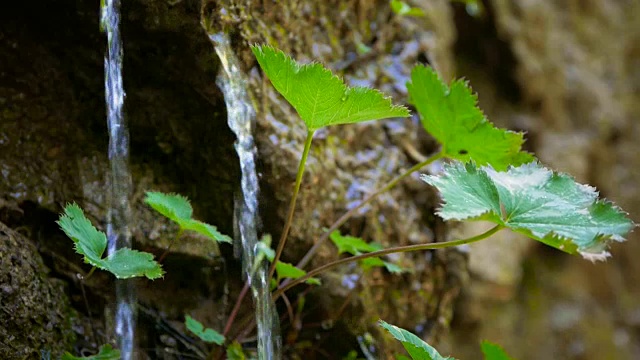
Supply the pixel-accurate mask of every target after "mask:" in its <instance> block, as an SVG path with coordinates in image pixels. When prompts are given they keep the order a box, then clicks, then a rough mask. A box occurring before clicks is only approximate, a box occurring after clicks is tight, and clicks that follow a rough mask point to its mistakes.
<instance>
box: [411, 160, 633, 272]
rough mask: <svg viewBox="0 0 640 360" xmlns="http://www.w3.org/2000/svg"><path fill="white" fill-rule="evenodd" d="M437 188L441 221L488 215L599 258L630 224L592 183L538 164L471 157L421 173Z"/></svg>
mask: <svg viewBox="0 0 640 360" xmlns="http://www.w3.org/2000/svg"><path fill="white" fill-rule="evenodd" d="M422 178H423V180H424V181H426V182H427V183H429V184H431V185H433V186H435V187H436V188H438V190H439V191H440V193H441V196H442V198H443V200H444V205H443V206H442V208H441V209H439V210H438V212H437V213H438V215H440V216H441V217H442V218H443V219H445V220H487V221H491V222H494V223H496V224H498V225H502V226H504V227H506V228H509V229H511V230H513V231H516V232H519V233H522V234H524V235H526V236H528V237H530V238H532V239H535V240H538V241H541V242H543V243H545V244H548V245H550V246H553V247H555V248H558V249H561V250H564V251H566V252H568V253H572V254H573V253H577V252H579V253H580V254H582V255H583V256H584V257H585V258H587V259H590V260H600V259H602V258H603V257H606V255H607V254H608V253H607V252H606V251H605V250H606V249H607V247H608V245H609V243H610V242H611V241H612V240H613V241H624V236H625V235H626V234H627V233H628V232H629V231H630V230H631V229H632V228H633V227H634V224H633V222H632V221H631V220H629V219H628V218H627V217H626V213H624V212H623V211H622V210H620V209H619V208H618V207H616V206H614V205H613V204H612V203H610V202H607V201H606V200H598V193H597V192H596V191H595V189H594V188H592V187H590V186H587V185H581V184H578V183H576V182H575V181H574V179H573V178H572V177H570V176H569V175H566V174H562V173H554V172H553V171H551V170H548V169H546V168H544V167H543V166H541V165H540V164H538V163H535V162H534V163H529V164H525V165H521V166H519V167H512V168H509V170H507V171H504V172H497V171H495V170H494V169H493V168H492V167H490V166H486V167H478V166H476V165H475V164H474V163H472V162H470V163H467V164H462V163H460V162H455V163H452V164H448V165H445V169H444V172H443V173H442V174H441V175H439V176H423V177H422Z"/></svg>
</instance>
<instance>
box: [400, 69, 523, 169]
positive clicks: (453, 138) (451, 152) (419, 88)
mask: <svg viewBox="0 0 640 360" xmlns="http://www.w3.org/2000/svg"><path fill="white" fill-rule="evenodd" d="M407 89H408V90H409V95H410V97H411V102H412V103H413V104H414V105H415V106H416V108H417V109H418V112H419V113H420V118H421V119H422V125H423V126H424V128H425V129H426V130H427V132H429V133H430V134H431V135H432V136H433V137H434V138H435V139H436V140H438V142H440V144H442V150H441V152H442V154H443V155H444V156H445V157H449V158H451V159H456V160H461V161H468V160H470V159H473V160H474V161H475V162H476V163H478V164H480V165H486V164H490V165H491V166H493V167H494V168H495V169H498V170H504V169H506V168H507V166H509V165H521V164H524V163H527V162H530V161H532V160H533V157H532V156H531V154H529V153H526V152H523V151H521V150H520V148H521V146H522V144H523V142H524V139H523V134H521V133H515V132H512V131H507V130H503V129H497V128H495V127H494V126H493V124H491V122H489V121H488V120H487V118H486V117H485V116H484V114H483V113H482V111H481V110H480V109H479V108H478V106H477V98H476V96H475V95H474V94H473V93H472V92H471V89H470V88H469V86H468V85H467V83H466V82H465V81H464V80H456V81H454V82H453V83H451V86H450V87H448V86H447V85H446V84H445V83H443V82H442V80H441V79H440V78H439V77H438V74H437V73H436V72H435V70H434V69H432V68H430V67H425V66H422V65H418V66H416V67H415V68H414V69H413V71H412V72H411V82H409V83H408V84H407Z"/></svg>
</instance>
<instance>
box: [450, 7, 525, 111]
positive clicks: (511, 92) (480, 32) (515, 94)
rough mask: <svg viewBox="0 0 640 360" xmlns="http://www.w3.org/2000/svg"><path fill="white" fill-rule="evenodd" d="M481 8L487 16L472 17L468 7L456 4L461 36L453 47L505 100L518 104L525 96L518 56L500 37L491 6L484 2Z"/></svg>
mask: <svg viewBox="0 0 640 360" xmlns="http://www.w3.org/2000/svg"><path fill="white" fill-rule="evenodd" d="M482 5H483V7H484V9H485V11H484V13H483V14H482V15H477V16H472V15H470V14H469V12H467V10H466V7H465V4H462V3H457V2H456V3H455V4H453V9H454V22H455V25H456V31H457V34H458V37H457V41H456V43H455V47H454V51H455V58H456V59H463V60H464V61H467V62H469V63H471V64H472V65H473V66H475V67H480V68H482V70H483V71H484V72H485V73H486V74H487V75H488V76H489V77H490V78H491V79H492V80H493V81H494V84H495V86H496V88H497V90H498V92H499V95H500V96H501V97H502V98H504V99H507V100H508V101H510V102H511V103H518V102H520V100H521V96H522V95H521V90H520V86H519V85H518V82H517V79H516V77H515V76H516V74H515V70H516V66H517V61H516V57H515V56H514V54H513V51H512V50H511V46H510V44H509V43H508V42H506V41H504V40H503V39H500V37H499V36H498V33H497V29H496V26H497V25H496V19H495V14H494V11H493V7H492V5H491V3H490V2H489V1H482Z"/></svg>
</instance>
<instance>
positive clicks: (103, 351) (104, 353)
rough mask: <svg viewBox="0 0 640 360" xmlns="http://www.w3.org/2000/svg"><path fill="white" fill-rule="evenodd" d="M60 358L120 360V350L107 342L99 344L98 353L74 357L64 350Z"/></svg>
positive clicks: (72, 359) (63, 359)
mask: <svg viewBox="0 0 640 360" xmlns="http://www.w3.org/2000/svg"><path fill="white" fill-rule="evenodd" d="M61 360H120V350H117V349H114V348H113V347H111V345H109V344H105V345H102V346H100V350H99V351H98V354H96V355H92V356H83V357H76V356H73V355H71V354H70V353H68V352H66V353H64V355H62V358H61Z"/></svg>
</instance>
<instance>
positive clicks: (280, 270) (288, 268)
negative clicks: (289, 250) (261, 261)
mask: <svg viewBox="0 0 640 360" xmlns="http://www.w3.org/2000/svg"><path fill="white" fill-rule="evenodd" d="M276 273H277V274H278V279H297V278H301V277H303V276H305V275H307V272H306V271H304V270H302V269H300V268H298V267H296V266H295V265H293V264H289V263H286V262H282V261H278V263H277V264H276ZM306 283H307V284H310V285H321V282H320V279H318V278H310V279H308V280H307V281H306Z"/></svg>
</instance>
